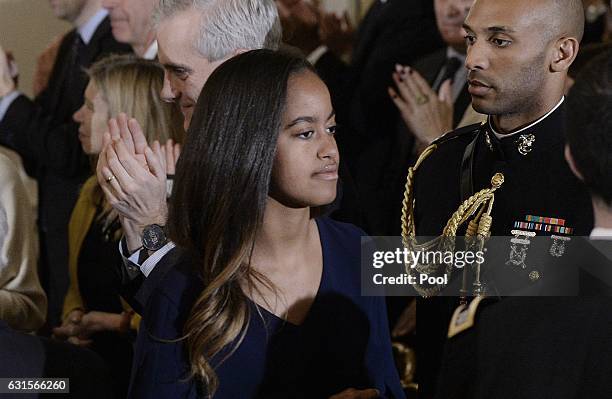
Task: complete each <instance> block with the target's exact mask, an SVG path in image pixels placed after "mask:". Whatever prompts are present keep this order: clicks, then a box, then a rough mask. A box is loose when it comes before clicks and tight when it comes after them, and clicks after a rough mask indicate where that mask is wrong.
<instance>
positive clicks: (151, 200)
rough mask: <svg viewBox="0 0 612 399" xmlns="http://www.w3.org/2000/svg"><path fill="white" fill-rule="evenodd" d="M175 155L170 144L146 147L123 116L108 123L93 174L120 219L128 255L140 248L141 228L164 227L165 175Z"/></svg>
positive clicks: (171, 171) (176, 151) (171, 168)
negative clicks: (107, 129) (152, 225)
mask: <svg viewBox="0 0 612 399" xmlns="http://www.w3.org/2000/svg"><path fill="white" fill-rule="evenodd" d="M179 154H180V146H179V145H178V144H174V143H173V142H172V141H171V140H169V141H168V143H165V144H164V145H163V146H162V145H161V144H160V143H159V142H157V141H156V142H154V143H153V144H152V145H151V147H149V146H148V145H147V142H146V139H145V136H144V134H143V132H142V129H141V127H140V125H139V124H138V122H137V121H136V120H135V119H130V120H128V119H127V116H126V115H125V114H119V116H118V117H117V119H111V120H110V121H109V132H108V133H106V134H105V138H104V149H103V150H102V152H101V154H100V157H99V159H98V165H97V168H96V174H97V177H98V182H99V183H100V186H101V187H102V190H103V191H104V194H105V196H106V198H107V200H108V202H109V203H110V204H111V206H112V207H113V208H114V209H115V210H116V211H117V212H118V213H119V215H120V216H121V223H122V226H123V228H124V233H125V236H126V239H127V244H128V249H129V250H130V251H132V250H135V249H137V248H139V247H140V242H141V239H140V235H141V232H142V229H143V228H144V227H145V226H147V225H150V224H159V225H165V224H166V219H167V213H168V206H167V203H166V198H167V183H166V181H167V176H166V175H167V174H172V175H173V174H174V172H175V165H176V161H177V160H178V156H179Z"/></svg>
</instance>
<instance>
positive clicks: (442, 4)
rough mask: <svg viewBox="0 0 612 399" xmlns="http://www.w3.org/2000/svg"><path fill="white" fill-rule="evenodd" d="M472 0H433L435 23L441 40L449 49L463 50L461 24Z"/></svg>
mask: <svg viewBox="0 0 612 399" xmlns="http://www.w3.org/2000/svg"><path fill="white" fill-rule="evenodd" d="M472 3H473V0H434V9H435V12H436V23H437V25H438V30H439V31H440V35H441V36H442V39H443V40H444V41H445V42H446V44H448V45H449V46H451V47H454V48H456V49H465V38H464V37H465V32H463V28H462V24H463V21H465V18H466V17H467V15H468V12H469V11H470V7H471V6H472Z"/></svg>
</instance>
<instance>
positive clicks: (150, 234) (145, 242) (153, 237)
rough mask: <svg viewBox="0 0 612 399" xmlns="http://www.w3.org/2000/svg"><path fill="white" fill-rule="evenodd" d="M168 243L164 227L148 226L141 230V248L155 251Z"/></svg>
mask: <svg viewBox="0 0 612 399" xmlns="http://www.w3.org/2000/svg"><path fill="white" fill-rule="evenodd" d="M167 242H168V238H167V237H166V232H165V231H164V226H160V225H158V224H150V225H148V226H145V228H144V229H142V246H143V247H145V248H146V249H148V250H149V251H157V250H158V249H160V248H161V247H163V246H164V245H166V243H167Z"/></svg>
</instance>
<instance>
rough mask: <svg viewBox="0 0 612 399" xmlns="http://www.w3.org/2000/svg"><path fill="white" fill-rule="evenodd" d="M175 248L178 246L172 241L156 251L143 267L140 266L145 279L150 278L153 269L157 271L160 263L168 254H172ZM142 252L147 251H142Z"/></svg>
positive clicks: (143, 263)
mask: <svg viewBox="0 0 612 399" xmlns="http://www.w3.org/2000/svg"><path fill="white" fill-rule="evenodd" d="M175 246H176V245H174V243H173V242H172V241H170V242H168V243H167V244H166V245H164V246H163V247H161V248H160V249H158V250H157V251H155V252H154V253H153V254H152V255H151V256H149V257H148V258H147V259H146V260H145V261H144V262H142V265H140V271H141V272H142V274H144V275H145V277H148V276H149V274H150V273H151V272H152V271H153V269H155V266H157V264H158V263H159V261H160V260H161V259H162V258H163V257H164V256H166V254H167V253H168V252H170V250H172V249H173V248H174V247H175ZM141 251H146V250H145V249H142V250H141ZM138 252H140V251H138Z"/></svg>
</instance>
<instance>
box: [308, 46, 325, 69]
mask: <svg viewBox="0 0 612 399" xmlns="http://www.w3.org/2000/svg"><path fill="white" fill-rule="evenodd" d="M325 53H327V46H325V45H323V46H319V47H317V48H316V49H315V50H314V51H313V52H312V53H310V54H308V57H306V59H307V60H308V62H310V63H311V64H312V65H314V64H316V63H317V61H319V60H320V59H321V57H323V54H325Z"/></svg>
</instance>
